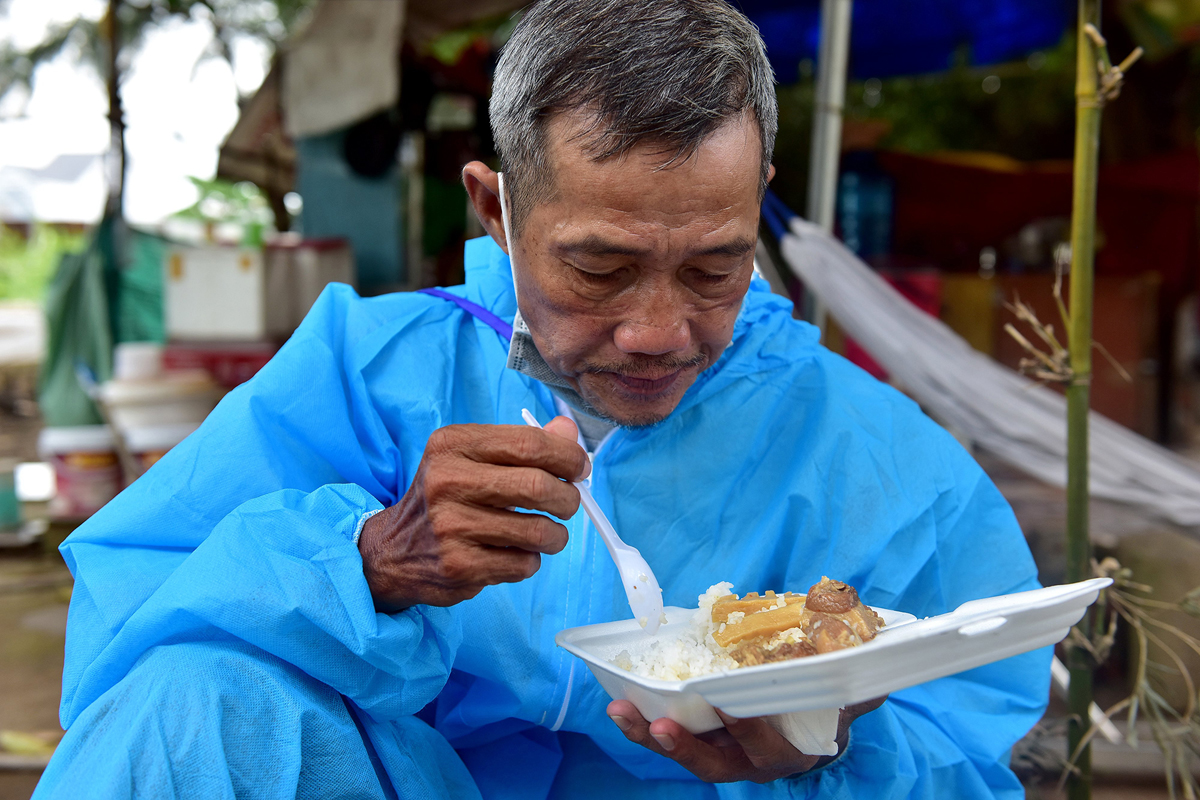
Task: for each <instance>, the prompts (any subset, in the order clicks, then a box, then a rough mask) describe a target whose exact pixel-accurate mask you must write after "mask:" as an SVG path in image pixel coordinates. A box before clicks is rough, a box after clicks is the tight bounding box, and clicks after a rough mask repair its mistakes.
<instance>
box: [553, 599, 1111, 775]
mask: <svg viewBox="0 0 1200 800" xmlns="http://www.w3.org/2000/svg"><path fill="white" fill-rule="evenodd" d="M1110 583H1111V581H1110V580H1109V579H1108V578H1093V579H1091V580H1087V581H1081V582H1079V583H1072V584H1066V585H1062V586H1048V587H1046V588H1044V589H1034V590H1032V591H1028V592H1018V593H1016V594H1008V595H1001V596H999V597H988V598H984V599H981V600H972V601H970V602H967V603H963V604H962V605H961V606H959V607H958V608H957V609H955V610H954V611H952V612H950V613H948V614H941V615H939V616H936V617H927V618H925V619H917V618H915V617H913V616H912V615H911V614H906V613H904V612H902V611H891V610H888V609H883V608H876V609H875V611H876V612H878V613H879V615H880V616H882V617H883V619H884V622H885V623H886V624H885V627H884V628H883V630H881V631H880V632H879V635H878V636H876V637H875V638H874V639H873V640H871V641H869V642H866V643H864V644H862V645H861V646H859V647H854V648H850V649H847V650H840V651H837V652H834V653H825V654H822V655H816V656H809V657H807V658H798V659H793V660H791V661H782V662H778V663H774V664H763V665H761V666H756V667H742V668H739V669H732V670H722V671H720V672H716V673H713V674H711V675H703V676H701V677H698V678H690V679H688V680H684V681H668V680H660V679H656V678H644V677H641V676H639V675H635V674H633V673H632V672H627V671H625V670H623V669H621V668H620V667H618V666H617V665H616V664H613V663H612V659H613V658H615V657H616V656H617V654H618V653H620V652H621V651H622V650H628V649H630V648H631V647H637V646H639V645H641V644H642V643H644V642H645V641H646V636H647V634H646V632H645V631H643V630H642V629H641V627H640V626H639V625H638V624H637V622H636V621H634V620H622V621H620V622H605V623H601V624H598V625H585V626H583V627H580V628H568V629H566V630H564V631H560V632H559V634H558V635H557V636H556V637H555V642H556V643H557V644H558V645H559V646H560V647H562V648H564V649H566V650H567V651H568V652H570V653H572V654H573V655H575V656H578V657H579V658H581V659H583V661H584V662H585V663H586V664H587V665H588V668H589V669H591V671H592V673H593V674H594V675H595V676H596V679H597V680H598V681H599V682H600V685H601V686H603V687H604V690H605V691H606V692H608V694H609V695H610V696H611V697H613V698H614V699H624V700H629V701H630V702H631V703H633V704H634V706H636V707H637V709H638V711H640V712H641V713H642V716H644V717H645V718H646V719H649V720H654V719H659V718H661V717H667V718H669V719H673V720H675V721H676V722H678V723H679V724H680V725H682V726H683V727H684V728H686V729H687V730H689V731H691V732H692V733H703V732H705V731H711V730H716V729H717V728H720V727H722V723H721V719H720V717H718V716H717V715H716V713H715V712H714V711H713V708H714V707H716V708H720V709H721V710H722V711H724V712H725V713H726V714H728V715H730V716H734V717H768V718H774V719H771V720H770V721H771V722H772V724H773V725H775V727H776V728H777V729H779V730H780V732H781V733H783V734H784V735H785V736H787V738H788V739H789V740H791V741H792V743H793V744H797V746H798V747H799V744H798V741H799V742H800V743H803V744H805V745H807V749H806V748H804V747H801V748H800V749H801V750H803V751H804V752H807V753H809V754H810V755H833V754H834V753H836V752H837V748H836V745H834V746H833V747H832V752H815V750H817V749H822V748H823V749H826V750H828V749H829V748H830V745H832V740H833V734H834V733H836V727H837V711H838V709H840V708H842V707H844V706H848V705H852V704H854V703H861V702H863V701H865V700H870V699H872V698H874V697H880V696H882V695H885V694H891V693H892V692H896V691H899V690H901V689H907V688H908V687H910V686H916V685H917V684H920V683H925V682H926V681H931V680H934V679H936V678H943V677H945V676H947V675H954V674H956V673H959V672H963V671H965V670H969V669H973V668H975V667H979V666H983V665H984V664H990V663H992V662H993V661H999V660H1001V659H1004V658H1008V657H1009V656H1015V655H1018V654H1020V653H1025V652H1028V651H1030V650H1036V649H1037V648H1039V647H1044V646H1046V645H1049V644H1054V643H1056V642H1059V641H1062V639H1064V638H1065V637H1066V635H1067V633H1068V632H1069V631H1070V629H1071V626H1072V625H1074V624H1075V623H1076V622H1078V621H1079V619H1080V618H1081V617H1082V616H1083V612H1084V610H1085V609H1086V608H1087V607H1088V606H1090V605H1091V604H1092V603H1093V602H1095V600H1096V597H1097V596H1098V594H1099V593H1100V590H1101V589H1103V588H1104V587H1106V586H1108V585H1109V584H1110ZM665 613H666V616H667V622H666V624H664V625H663V626H662V627H661V628H659V631H658V637H660V638H665V639H670V638H672V637H674V636H678V635H679V634H680V632H681V631H682V630H684V629H685V628H686V627H687V625H688V623H689V621H690V620H691V618H692V615H693V614H695V613H696V610H695V609H689V608H679V607H678V606H668V607H667V608H666V609H665ZM794 712H820V713H809V714H795V713H794ZM784 716H786V717H787V718H784Z"/></svg>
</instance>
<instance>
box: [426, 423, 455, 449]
mask: <svg viewBox="0 0 1200 800" xmlns="http://www.w3.org/2000/svg"><path fill="white" fill-rule="evenodd" d="M455 437H456V431H455V429H454V427H453V426H447V427H445V428H438V429H437V430H435V431H434V432H433V433H431V434H430V435H429V440H428V441H427V442H426V443H425V452H427V453H433V454H437V453H445V452H446V451H448V450H450V449H452V448H453V445H454V440H455Z"/></svg>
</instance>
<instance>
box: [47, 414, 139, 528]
mask: <svg viewBox="0 0 1200 800" xmlns="http://www.w3.org/2000/svg"><path fill="white" fill-rule="evenodd" d="M38 452H39V453H40V454H41V457H42V459H43V460H45V461H47V462H49V463H50V465H51V466H53V467H54V474H55V478H56V481H57V483H58V493H57V494H56V495H55V496H54V498H53V499H51V500H50V504H49V509H48V510H49V512H50V516H51V517H53V518H54V519H83V518H85V517H89V516H91V515H92V514H94V513H95V512H97V511H99V510H100V508H101V507H102V506H103V505H104V504H105V503H107V502H108V501H109V500H112V499H113V498H114V497H116V496H117V493H118V492H120V491H121V464H120V462H119V460H118V459H117V449H116V441H115V439H114V438H113V434H112V431H111V430H110V429H109V428H108V426H107V425H83V426H79V427H71V428H43V429H42V432H41V434H40V435H39V436H38Z"/></svg>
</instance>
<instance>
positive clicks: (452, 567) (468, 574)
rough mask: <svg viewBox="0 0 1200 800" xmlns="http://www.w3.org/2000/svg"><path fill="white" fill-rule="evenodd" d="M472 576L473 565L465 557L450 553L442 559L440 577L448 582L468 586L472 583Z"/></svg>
mask: <svg viewBox="0 0 1200 800" xmlns="http://www.w3.org/2000/svg"><path fill="white" fill-rule="evenodd" d="M474 574H475V569H474V564H472V563H471V559H470V558H468V557H467V556H466V555H464V554H462V553H458V552H451V553H447V554H446V555H445V556H443V557H442V575H443V576H444V577H445V578H446V579H447V580H449V581H450V582H452V583H454V584H459V585H462V584H469V583H471V582H472V578H473V577H474ZM476 591H478V590H476Z"/></svg>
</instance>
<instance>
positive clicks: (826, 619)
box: [803, 611, 862, 653]
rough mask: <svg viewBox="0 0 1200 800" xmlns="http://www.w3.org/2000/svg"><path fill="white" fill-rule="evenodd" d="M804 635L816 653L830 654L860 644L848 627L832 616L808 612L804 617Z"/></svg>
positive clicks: (860, 641)
mask: <svg viewBox="0 0 1200 800" xmlns="http://www.w3.org/2000/svg"><path fill="white" fill-rule="evenodd" d="M803 630H804V635H805V636H807V637H808V638H809V641H811V642H812V646H813V647H814V648H816V651H817V652H818V653H832V652H834V651H835V650H845V649H846V648H847V647H854V646H855V645H858V644H862V639H860V638H859V637H858V636H857V635H855V633H854V631H853V630H851V628H850V626H849V625H847V624H846V623H845V622H843V621H842V620H841V619H838V618H837V617H836V616H834V615H833V614H823V613H821V612H819V611H818V612H809V613H808V614H806V615H805V620H804V627H803Z"/></svg>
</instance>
